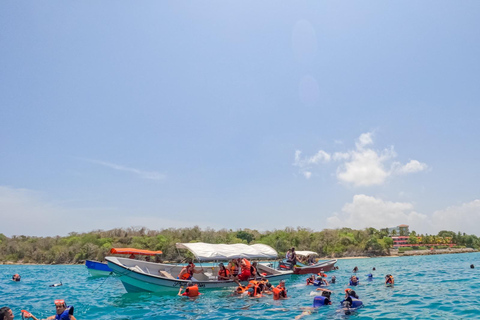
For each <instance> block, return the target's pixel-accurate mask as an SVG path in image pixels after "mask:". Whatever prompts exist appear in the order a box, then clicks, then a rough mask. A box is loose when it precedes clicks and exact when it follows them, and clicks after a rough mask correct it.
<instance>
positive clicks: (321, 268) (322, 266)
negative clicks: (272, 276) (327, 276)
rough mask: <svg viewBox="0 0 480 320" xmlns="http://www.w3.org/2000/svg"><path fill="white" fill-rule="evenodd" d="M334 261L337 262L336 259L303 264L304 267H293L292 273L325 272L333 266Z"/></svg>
mask: <svg viewBox="0 0 480 320" xmlns="http://www.w3.org/2000/svg"><path fill="white" fill-rule="evenodd" d="M335 263H337V260H336V259H333V260H330V261H325V262H320V263H317V264H314V265H311V266H304V267H297V266H295V267H294V268H293V273H294V274H309V273H319V272H326V271H331V270H332V269H333V268H334V267H335Z"/></svg>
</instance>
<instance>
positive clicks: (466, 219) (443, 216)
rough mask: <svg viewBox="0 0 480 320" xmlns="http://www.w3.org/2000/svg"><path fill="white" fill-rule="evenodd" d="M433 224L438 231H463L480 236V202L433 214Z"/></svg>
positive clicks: (449, 208) (472, 202)
mask: <svg viewBox="0 0 480 320" xmlns="http://www.w3.org/2000/svg"><path fill="white" fill-rule="evenodd" d="M432 223H433V225H434V227H435V229H437V230H438V231H440V230H449V231H455V232H458V231H461V232H465V233H467V234H476V235H480V231H479V230H478V226H480V200H478V199H477V200H474V201H471V202H468V203H464V204H462V205H460V206H452V207H448V208H446V209H443V210H439V211H435V212H434V213H433V214H432Z"/></svg>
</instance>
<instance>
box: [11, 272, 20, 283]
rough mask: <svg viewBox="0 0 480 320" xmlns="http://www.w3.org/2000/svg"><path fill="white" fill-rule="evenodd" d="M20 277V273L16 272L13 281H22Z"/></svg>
mask: <svg viewBox="0 0 480 320" xmlns="http://www.w3.org/2000/svg"><path fill="white" fill-rule="evenodd" d="M20 278H21V277H20V275H19V274H18V273H15V274H14V275H13V276H12V281H16V282H18V281H20Z"/></svg>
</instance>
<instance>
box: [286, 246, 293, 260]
mask: <svg viewBox="0 0 480 320" xmlns="http://www.w3.org/2000/svg"><path fill="white" fill-rule="evenodd" d="M291 253H292V249H288V251H287V253H286V254H285V259H287V261H288V260H290V254H291Z"/></svg>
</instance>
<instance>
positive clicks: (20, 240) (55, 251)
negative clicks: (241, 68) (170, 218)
mask: <svg viewBox="0 0 480 320" xmlns="http://www.w3.org/2000/svg"><path fill="white" fill-rule="evenodd" d="M415 236H416V235H415ZM427 237H432V236H429V235H426V236H423V237H422V238H423V239H425V240H428V241H430V240H431V239H436V241H437V242H438V241H440V239H442V240H441V241H446V240H445V239H447V238H451V241H452V242H453V243H455V244H457V245H458V246H466V247H471V248H475V249H478V248H479V247H480V239H479V238H478V237H476V236H474V235H466V234H460V233H455V232H451V231H441V232H440V233H439V234H438V235H437V236H435V237H437V238H427ZM415 239H417V242H418V237H415ZM414 241H416V240H414V238H413V237H412V242H414ZM177 242H207V243H247V244H253V243H264V244H268V245H270V246H272V247H273V248H275V249H276V250H277V251H278V252H279V254H280V256H284V254H285V252H286V251H287V250H288V249H289V248H291V247H295V248H296V249H297V250H311V251H315V252H318V253H319V254H320V256H321V257H342V256H358V255H366V256H378V255H386V254H389V250H390V248H391V247H392V244H393V241H392V239H391V238H390V237H388V231H387V230H386V229H381V230H376V229H374V228H367V229H364V230H353V229H349V228H343V229H335V230H332V229H326V230H323V231H312V230H310V229H307V228H297V229H293V228H285V229H284V230H274V231H266V232H259V231H257V230H250V229H244V230H237V231H232V230H225V229H222V230H213V229H206V230H202V229H200V228H199V227H193V228H183V229H172V228H171V229H164V230H160V231H155V230H148V229H146V228H128V229H113V230H109V231H103V230H98V231H92V232H88V233H81V234H80V233H74V232H72V233H70V234H69V235H68V236H66V237H60V236H57V237H29V236H13V237H11V238H8V237H6V236H5V235H3V234H0V262H7V261H11V262H17V263H41V264H63V263H83V262H84V261H85V260H86V259H91V260H100V261H101V260H103V259H104V257H105V256H107V255H108V253H109V250H110V248H112V247H134V248H138V249H149V250H162V251H163V255H162V259H163V260H166V261H181V260H182V259H184V258H185V257H187V255H188V253H186V252H178V250H177V249H176V247H175V243H177ZM415 244H416V243H415ZM415 244H413V245H415ZM417 245H418V244H417ZM186 254H187V255H186Z"/></svg>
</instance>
